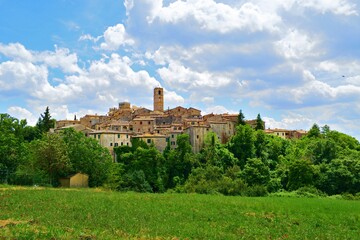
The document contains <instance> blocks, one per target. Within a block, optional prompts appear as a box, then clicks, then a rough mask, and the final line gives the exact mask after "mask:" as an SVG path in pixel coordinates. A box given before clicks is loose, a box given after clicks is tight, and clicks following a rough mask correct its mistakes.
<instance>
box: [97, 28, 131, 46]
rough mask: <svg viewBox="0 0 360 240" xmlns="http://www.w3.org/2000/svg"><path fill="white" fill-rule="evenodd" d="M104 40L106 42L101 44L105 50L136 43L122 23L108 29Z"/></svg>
mask: <svg viewBox="0 0 360 240" xmlns="http://www.w3.org/2000/svg"><path fill="white" fill-rule="evenodd" d="M104 40H105V42H103V43H101V45H100V47H101V48H102V49H104V50H117V49H118V48H119V47H121V46H124V45H133V44H134V43H135V42H134V40H133V39H131V38H130V37H129V36H128V34H127V33H126V30H125V27H124V25H123V24H120V23H119V24H117V25H115V26H113V27H108V28H107V29H106V31H105V32H104Z"/></svg>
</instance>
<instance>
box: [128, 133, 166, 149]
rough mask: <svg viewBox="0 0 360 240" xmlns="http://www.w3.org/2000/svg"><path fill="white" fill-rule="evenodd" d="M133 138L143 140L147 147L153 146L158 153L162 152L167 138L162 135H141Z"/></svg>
mask: <svg viewBox="0 0 360 240" xmlns="http://www.w3.org/2000/svg"><path fill="white" fill-rule="evenodd" d="M133 138H138V139H141V140H143V141H144V142H145V143H146V144H148V145H149V146H150V145H152V144H154V146H155V147H156V148H157V149H158V150H159V151H160V152H163V151H164V150H165V148H166V146H167V142H168V137H167V136H165V135H162V134H148V133H147V134H142V135H135V136H133Z"/></svg>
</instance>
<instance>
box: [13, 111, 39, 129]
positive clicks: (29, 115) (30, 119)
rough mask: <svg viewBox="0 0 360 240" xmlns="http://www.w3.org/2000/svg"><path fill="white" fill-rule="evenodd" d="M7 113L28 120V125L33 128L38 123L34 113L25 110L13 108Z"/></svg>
mask: <svg viewBox="0 0 360 240" xmlns="http://www.w3.org/2000/svg"><path fill="white" fill-rule="evenodd" d="M7 112H8V113H9V114H10V115H11V116H13V117H16V118H17V119H26V121H27V123H28V125H32V126H33V125H35V124H36V122H37V118H36V117H35V116H34V115H33V114H32V112H30V111H29V110H27V109H25V108H22V107H18V106H12V107H9V108H8V110H7Z"/></svg>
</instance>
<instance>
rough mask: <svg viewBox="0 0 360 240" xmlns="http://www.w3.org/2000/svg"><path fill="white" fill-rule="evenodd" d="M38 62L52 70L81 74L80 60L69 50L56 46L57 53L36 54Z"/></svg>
mask: <svg viewBox="0 0 360 240" xmlns="http://www.w3.org/2000/svg"><path fill="white" fill-rule="evenodd" d="M35 58H36V61H37V62H43V63H45V64H46V65H47V66H49V67H52V68H60V69H62V70H63V72H64V73H79V72H80V71H81V70H80V68H79V66H78V58H77V55H76V54H75V53H70V50H69V49H67V48H58V47H57V46H55V52H51V51H45V52H40V53H38V54H36V57H35Z"/></svg>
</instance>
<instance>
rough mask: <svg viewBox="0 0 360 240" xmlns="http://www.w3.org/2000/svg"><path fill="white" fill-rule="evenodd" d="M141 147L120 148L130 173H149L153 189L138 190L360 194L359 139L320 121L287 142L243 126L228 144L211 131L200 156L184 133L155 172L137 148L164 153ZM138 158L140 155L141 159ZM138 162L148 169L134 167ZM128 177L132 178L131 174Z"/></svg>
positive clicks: (143, 179) (144, 177) (146, 176)
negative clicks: (149, 169) (298, 136)
mask: <svg viewBox="0 0 360 240" xmlns="http://www.w3.org/2000/svg"><path fill="white" fill-rule="evenodd" d="M259 122H260V121H259ZM136 146H137V147H135V148H132V149H130V148H129V147H119V148H118V149H117V153H118V156H119V159H120V160H119V164H121V165H122V167H123V170H124V173H125V176H127V175H128V174H132V173H133V172H134V171H141V174H144V175H141V178H139V177H138V176H137V177H138V179H141V184H142V185H143V186H147V187H150V188H141V189H140V188H138V187H137V188H130V189H132V190H136V191H138V190H140V191H150V192H159V191H163V190H166V189H172V190H173V191H177V192H197V193H221V194H225V195H244V196H262V195H266V194H268V193H271V192H278V191H296V190H299V189H301V190H302V191H305V190H306V191H308V192H316V193H317V194H319V195H322V194H328V195H335V194H345V193H347V194H353V195H355V194H356V193H358V192H360V144H359V142H358V141H357V140H356V139H355V138H353V137H350V136H348V135H346V134H343V133H340V132H337V131H332V130H330V128H329V127H328V126H324V127H322V128H321V129H320V127H319V126H317V125H316V124H314V126H313V127H312V128H311V129H310V131H309V134H308V135H307V136H305V137H303V138H301V139H298V140H286V139H282V138H280V137H277V136H272V135H267V134H265V133H264V131H262V130H255V129H253V128H251V127H250V126H249V125H246V124H245V125H243V124H239V125H238V126H237V129H236V134H235V135H234V136H233V137H232V138H231V139H230V141H229V142H228V143H227V144H220V143H219V141H218V138H217V136H216V134H215V133H213V132H210V133H209V134H208V135H207V136H206V139H205V143H204V148H203V149H202V151H201V152H200V153H198V154H194V153H192V151H191V145H190V144H189V136H188V135H185V134H184V135H180V136H179V137H178V142H177V148H176V149H174V150H170V148H167V149H166V150H165V151H164V153H163V158H160V159H161V161H156V163H157V164H153V165H152V166H153V169H152V172H147V173H145V172H144V169H143V167H144V166H149V163H150V162H153V161H150V160H147V159H151V157H149V156H148V157H147V159H146V158H144V157H140V156H139V154H138V153H137V152H139V151H145V152H150V151H152V152H153V159H159V156H158V154H159V153H158V152H157V151H156V150H155V149H154V146H150V147H148V146H146V144H145V143H143V145H142V146H139V143H137V144H136ZM124 149H127V150H128V151H124ZM140 149H141V150H140ZM124 152H126V153H124ZM150 155H151V154H150ZM129 156H131V157H132V158H131V159H130V158H129ZM134 156H138V158H137V159H136V160H135V159H134ZM156 156H157V157H156ZM139 161H140V162H139ZM135 162H136V163H137V164H139V166H142V167H137V168H132V166H133V164H134V163H135ZM159 163H163V164H159ZM129 169H131V171H130V170H129ZM164 173H165V174H164ZM147 179H153V180H151V181H148V180H147ZM154 179H157V181H156V183H162V185H161V186H162V187H163V188H159V187H157V185H155V184H154ZM122 181H124V179H122ZM127 181H129V178H125V182H127ZM122 183H123V184H124V182H122ZM126 186H129V184H128V185H126ZM120 189H121V187H120ZM126 189H129V188H126Z"/></svg>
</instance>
